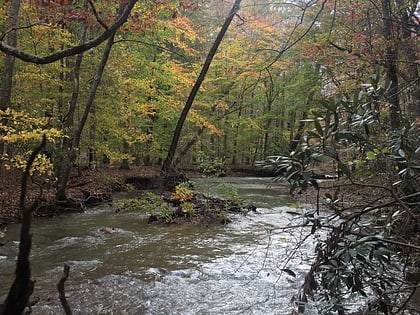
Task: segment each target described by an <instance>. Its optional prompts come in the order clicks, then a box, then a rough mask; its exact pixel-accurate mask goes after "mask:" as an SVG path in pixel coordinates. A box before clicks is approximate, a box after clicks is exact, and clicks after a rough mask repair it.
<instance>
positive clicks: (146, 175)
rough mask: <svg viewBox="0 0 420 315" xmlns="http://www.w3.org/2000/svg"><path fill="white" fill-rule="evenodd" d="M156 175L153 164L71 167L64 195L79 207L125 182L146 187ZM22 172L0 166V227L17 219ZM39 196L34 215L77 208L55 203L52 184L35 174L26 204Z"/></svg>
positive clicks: (102, 197) (101, 199)
mask: <svg viewBox="0 0 420 315" xmlns="http://www.w3.org/2000/svg"><path fill="white" fill-rule="evenodd" d="M158 176H159V169H158V168H154V167H133V168H131V169H128V170H125V169H119V168H101V169H98V170H87V169H78V168H74V169H73V170H72V172H71V175H70V180H69V182H68V188H67V196H68V198H69V199H70V200H73V201H75V202H80V204H81V205H82V207H84V206H91V205H95V204H97V203H100V202H106V201H109V200H110V199H111V195H112V192H113V191H118V190H123V189H125V187H126V185H133V186H135V187H136V188H141V185H143V186H144V187H145V188H148V187H150V186H152V185H153V183H154V181H155V179H156V178H158ZM21 177H22V173H21V172H19V171H17V170H6V169H4V168H3V167H1V168H0V183H1V190H0V226H2V225H6V224H10V223H16V222H19V221H20V210H19V200H20V191H21ZM36 198H39V200H40V203H39V205H38V208H37V210H36V211H35V212H34V213H33V215H34V217H45V216H53V215H57V214H59V213H60V212H63V211H77V209H72V210H71V209H70V208H69V207H65V205H63V207H61V206H60V205H58V204H57V203H56V202H55V187H54V183H49V182H48V181H46V180H45V178H41V177H34V178H33V179H31V180H29V181H28V192H27V198H26V205H29V204H30V203H32V202H33V201H34V200H35V199H36Z"/></svg>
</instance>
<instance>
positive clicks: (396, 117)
mask: <svg viewBox="0 0 420 315" xmlns="http://www.w3.org/2000/svg"><path fill="white" fill-rule="evenodd" d="M381 1H382V16H383V22H384V25H383V32H384V38H385V41H386V48H385V56H384V58H385V70H386V75H387V80H388V82H389V89H388V91H387V95H388V101H389V104H390V109H389V115H390V123H391V128H392V129H394V130H395V129H398V128H399V127H400V100H399V94H398V93H399V92H398V68H397V55H398V54H397V49H396V47H395V43H394V42H393V29H392V28H393V23H392V19H393V17H392V14H391V2H390V0H381Z"/></svg>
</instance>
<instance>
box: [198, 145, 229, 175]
mask: <svg viewBox="0 0 420 315" xmlns="http://www.w3.org/2000/svg"><path fill="white" fill-rule="evenodd" d="M197 163H198V170H199V171H200V172H202V173H203V174H205V175H212V176H216V177H219V176H224V175H225V174H226V165H225V160H224V159H222V158H219V157H216V158H214V159H212V158H210V157H209V156H207V155H205V153H204V152H202V151H200V152H198V155H197Z"/></svg>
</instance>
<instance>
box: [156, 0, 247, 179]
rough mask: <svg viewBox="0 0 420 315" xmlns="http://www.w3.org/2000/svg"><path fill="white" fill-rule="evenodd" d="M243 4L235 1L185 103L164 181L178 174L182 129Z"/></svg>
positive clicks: (170, 148)
mask: <svg viewBox="0 0 420 315" xmlns="http://www.w3.org/2000/svg"><path fill="white" fill-rule="evenodd" d="M241 2H242V0H235V3H234V4H233V7H232V9H231V11H230V13H229V15H228V17H227V18H226V20H225V22H224V24H223V26H222V28H221V30H220V32H219V34H218V35H217V37H216V39H215V41H214V43H213V46H212V47H211V49H210V51H209V53H208V55H207V58H206V61H205V62H204V65H203V68H202V69H201V72H200V74H199V76H198V78H197V81H196V82H195V84H194V86H193V88H192V90H191V92H190V95H189V96H188V99H187V101H186V103H185V106H184V108H183V110H182V112H181V116H180V117H179V119H178V122H177V125H176V127H175V130H174V135H173V137H172V142H171V145H170V147H169V150H168V154H167V157H166V159H165V161H164V162H163V165H162V169H161V175H162V177H163V178H164V179H167V178H168V176H173V173H176V168H175V165H174V156H175V151H176V148H177V146H178V142H179V138H180V136H181V131H182V128H183V126H184V123H185V120H186V118H187V115H188V112H189V110H190V109H191V106H192V104H193V102H194V99H195V96H196V95H197V93H198V90H199V89H200V86H201V84H202V83H203V81H204V78H205V76H206V74H207V71H208V70H209V68H210V64H211V62H212V60H213V58H214V55H215V54H216V52H217V49H218V47H219V45H220V43H221V42H222V39H223V37H224V36H225V34H226V31H227V29H228V28H229V25H230V23H231V22H232V20H233V17H234V16H235V14H236V13H237V12H238V10H239V6H240V4H241Z"/></svg>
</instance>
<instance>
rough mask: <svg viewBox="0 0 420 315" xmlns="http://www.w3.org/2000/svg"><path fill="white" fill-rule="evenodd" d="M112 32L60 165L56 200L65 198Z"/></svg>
mask: <svg viewBox="0 0 420 315" xmlns="http://www.w3.org/2000/svg"><path fill="white" fill-rule="evenodd" d="M114 36H115V32H114V34H113V35H112V36H111V37H110V38H109V39H108V41H107V44H106V46H105V48H104V51H103V53H102V59H101V62H100V63H99V66H98V69H97V70H96V74H95V78H94V80H93V83H92V86H91V88H90V91H89V96H88V99H87V100H86V104H85V109H84V112H83V115H82V117H81V119H80V122H79V125H78V127H77V128H76V130H75V131H74V135H73V141H72V142H71V145H70V147H69V148H68V152H67V153H68V159H67V161H65V162H64V163H63V165H62V167H61V174H60V177H59V178H58V182H57V193H56V199H57V200H65V199H66V186H67V182H68V179H69V176H70V170H71V167H72V166H73V163H74V161H75V160H76V149H77V148H78V146H79V143H80V138H81V136H82V132H83V128H84V126H85V125H86V121H87V119H88V117H89V113H90V111H91V109H92V105H93V101H94V100H95V96H96V91H97V90H98V87H99V84H100V82H101V79H102V75H103V73H104V70H105V66H106V64H107V62H108V58H109V54H110V53H111V49H112V45H113V44H114Z"/></svg>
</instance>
